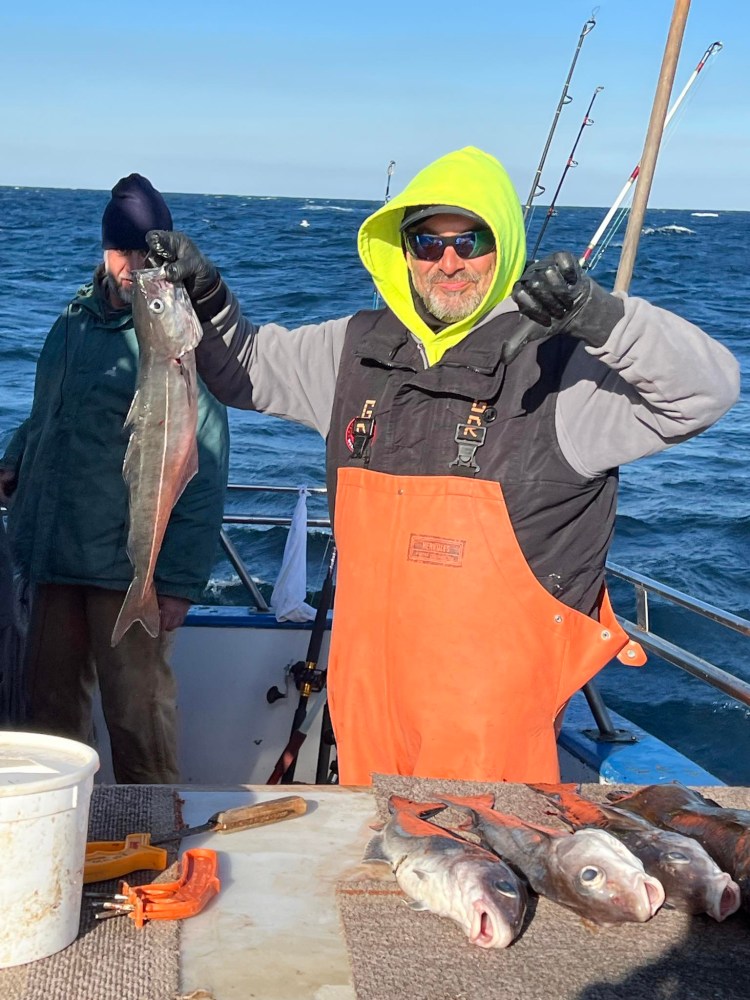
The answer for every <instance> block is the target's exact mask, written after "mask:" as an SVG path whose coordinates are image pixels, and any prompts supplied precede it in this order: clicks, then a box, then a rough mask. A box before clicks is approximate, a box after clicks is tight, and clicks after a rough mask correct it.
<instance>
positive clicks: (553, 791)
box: [527, 781, 581, 799]
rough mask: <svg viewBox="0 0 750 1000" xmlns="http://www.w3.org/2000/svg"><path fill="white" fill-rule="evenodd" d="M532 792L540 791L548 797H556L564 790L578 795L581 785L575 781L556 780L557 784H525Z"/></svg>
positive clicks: (562, 793)
mask: <svg viewBox="0 0 750 1000" xmlns="http://www.w3.org/2000/svg"><path fill="white" fill-rule="evenodd" d="M527 787H528V788H530V789H531V790H532V791H534V792H540V793H541V794H542V795H546V796H547V798H548V799H556V798H559V797H560V796H561V795H564V794H565V793H566V792H568V793H571V792H572V793H573V794H576V795H580V793H581V786H580V784H579V783H578V782H576V781H570V782H567V783H566V782H558V783H557V784H545V783H543V782H539V783H538V784H531V785H528V786H527Z"/></svg>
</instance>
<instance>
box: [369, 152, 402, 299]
mask: <svg viewBox="0 0 750 1000" xmlns="http://www.w3.org/2000/svg"><path fill="white" fill-rule="evenodd" d="M395 169H396V161H395V160H391V161H390V162H389V164H388V167H387V168H386V182H385V198H384V199H383V204H384V205H387V204H388V202H389V201H390V200H391V177H393V171H394V170H395ZM372 308H373V309H379V308H380V295H379V294H378V290H377V288H376V289H375V291H374V292H373V293H372Z"/></svg>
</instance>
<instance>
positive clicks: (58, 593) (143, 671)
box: [25, 583, 179, 784]
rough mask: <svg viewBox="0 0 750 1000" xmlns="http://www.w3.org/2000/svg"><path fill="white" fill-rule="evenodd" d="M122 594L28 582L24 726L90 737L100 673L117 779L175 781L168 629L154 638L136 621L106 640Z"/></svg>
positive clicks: (84, 739) (173, 695)
mask: <svg viewBox="0 0 750 1000" xmlns="http://www.w3.org/2000/svg"><path fill="white" fill-rule="evenodd" d="M124 596H125V595H124V593H122V592H120V591H116V590H104V589H103V588H101V587H86V586H78V585H69V584H57V583H45V584H38V585H37V586H36V587H35V588H34V594H33V598H32V606H31V621H30V623H29V631H28V637H27V642H26V655H25V676H26V690H27V704H28V712H29V717H28V727H27V728H29V729H33V730H34V731H36V732H42V733H49V734H51V735H55V736H67V737H68V738H70V739H75V740H79V741H81V742H83V743H90V742H91V741H92V696H93V693H94V689H95V685H96V682H97V680H98V682H99V690H100V692H101V699H102V707H103V709H104V718H105V719H106V722H107V729H108V731H109V739H110V745H111V748H112V763H113V766H114V773H115V780H116V781H117V782H118V783H121V784H133V783H135V784H175V783H177V782H178V781H179V774H178V770H177V706H176V685H175V680H174V676H173V674H172V670H171V668H170V666H169V663H168V662H167V655H168V651H169V646H170V644H171V638H172V636H173V635H174V633H162V634H161V635H160V636H158V637H157V638H156V639H152V638H151V636H150V635H149V634H148V633H147V632H146V631H145V629H144V628H143V627H142V626H141V624H140V622H136V623H135V624H134V625H132V626H131V627H130V628H129V629H128V631H127V632H126V633H125V635H124V636H123V638H122V640H121V641H120V643H119V644H118V645H117V646H115V647H114V648H112V645H111V640H112V630H113V628H114V625H115V620H116V619H117V615H118V614H119V611H120V607H121V606H122V602H123V598H124Z"/></svg>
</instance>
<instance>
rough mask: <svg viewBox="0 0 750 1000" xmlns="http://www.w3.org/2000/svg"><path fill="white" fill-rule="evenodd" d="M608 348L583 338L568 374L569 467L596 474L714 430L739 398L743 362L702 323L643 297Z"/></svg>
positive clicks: (563, 433)
mask: <svg viewBox="0 0 750 1000" xmlns="http://www.w3.org/2000/svg"><path fill="white" fill-rule="evenodd" d="M621 297H622V298H623V300H624V303H625V315H624V316H623V318H622V319H621V320H620V321H619V322H618V323H617V325H616V326H615V328H614V329H613V331H612V333H611V334H610V336H609V338H608V339H607V341H606V343H605V344H604V345H603V346H602V347H587V346H584V344H583V343H581V344H580V345H579V346H578V347H577V348H576V350H575V352H574V353H573V355H572V357H571V359H570V361H569V363H568V365H567V368H566V370H565V373H564V376H563V382H562V387H561V391H560V394H559V396H558V402H557V411H556V428H557V437H558V441H559V443H560V447H561V449H562V452H563V454H564V456H565V458H566V459H567V461H568V462H569V463H570V464H571V466H572V467H573V468H574V469H575V470H576V471H577V472H579V473H581V474H582V475H584V476H588V477H594V476H597V475H601V474H602V473H604V472H606V471H607V470H609V469H612V468H614V467H615V466H618V465H623V464H624V463H625V462H632V461H633V460H634V459H637V458H643V457H644V456H646V455H653V454H656V453H657V452H659V451H663V450H664V449H665V448H668V447H670V446H671V445H673V444H677V443H678V442H680V441H684V440H686V439H687V438H690V437H693V436H694V435H695V434H699V433H700V432H701V431H703V430H705V429H706V428H707V427H710V426H711V424H713V423H715V422H716V421H717V420H718V419H719V417H721V416H722V415H723V414H724V413H726V411H727V410H728V409H729V408H730V407H731V406H732V405H733V404H734V403H735V402H736V401H737V398H738V396H739V385H740V377H739V365H738V364H737V361H736V359H735V358H734V356H733V355H732V354H731V353H730V352H729V351H728V350H727V349H726V348H725V347H724V346H723V345H722V344H720V343H719V342H718V341H716V340H714V339H712V338H711V337H709V336H708V335H707V334H705V333H704V332H703V331H702V330H701V329H699V327H697V326H694V325H693V324H692V323H689V322H688V321H687V320H684V319H681V318H680V317H679V316H676V315H675V314H674V313H671V312H668V311H667V310H665V309H660V308H659V307H658V306H654V305H651V303H649V302H646V301H645V300H644V299H639V298H628V297H627V296H624V295H623V296H621Z"/></svg>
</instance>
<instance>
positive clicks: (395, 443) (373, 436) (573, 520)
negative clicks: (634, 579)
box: [327, 309, 617, 614]
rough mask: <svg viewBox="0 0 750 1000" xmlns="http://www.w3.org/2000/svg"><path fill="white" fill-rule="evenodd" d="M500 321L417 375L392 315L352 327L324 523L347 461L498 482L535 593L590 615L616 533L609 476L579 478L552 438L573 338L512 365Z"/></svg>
mask: <svg viewBox="0 0 750 1000" xmlns="http://www.w3.org/2000/svg"><path fill="white" fill-rule="evenodd" d="M518 322H519V314H518V313H516V312H513V313H506V314H503V315H500V316H497V317H496V318H494V319H492V320H490V321H488V322H487V323H485V324H484V325H483V326H480V327H478V328H477V329H474V330H473V331H472V332H471V333H470V334H469V335H468V336H467V337H465V338H464V339H463V340H462V341H461V342H460V343H459V344H457V345H456V346H454V347H452V348H450V350H448V351H446V353H445V354H444V355H443V357H442V358H441V360H440V361H439V362H438V363H437V364H435V365H432V366H431V367H429V368H426V367H425V363H424V360H423V358H422V355H421V353H420V348H419V345H418V343H417V341H416V340H415V338H414V337H413V336H411V334H409V332H408V331H407V329H406V327H405V326H404V325H403V324H402V323H401V321H400V320H398V319H397V318H396V316H394V314H393V313H392V312H390V310H388V309H382V310H377V311H367V312H359V313H357V314H356V315H355V316H353V317H352V319H351V320H350V322H349V327H348V329H347V333H346V337H345V341H344V346H343V350H342V354H341V360H340V364H339V372H338V379H337V382H336V392H335V398H334V404H333V412H332V416H331V428H330V432H329V435H328V439H327V474H328V490H329V497H330V498H331V499H330V505H331V517H333V507H334V501H335V484H336V476H337V471H338V469H339V468H340V467H341V466H346V465H348V464H351V463H355V464H358V465H363V466H364V467H366V468H368V469H371V470H373V471H375V472H384V473H389V474H392V475H414V476H454V475H469V476H476V477H478V478H480V479H490V480H494V481H496V482H498V483H500V485H501V487H502V490H503V494H504V496H505V500H506V503H507V505H508V512H509V514H510V519H511V523H512V525H513V528H514V531H515V534H516V538H517V539H518V543H519V545H520V547H521V550H522V552H523V554H524V556H525V558H526V561H527V562H528V564H529V566H530V567H531V570H532V572H533V573H534V575H535V576H536V578H537V579H538V580H539V582H540V583H541V585H542V586H543V587H544V588H545V589H546V590H547V591H549V593H551V594H552V595H553V596H554V597H556V598H558V600H560V601H562V602H563V603H564V604H567V605H568V606H570V607H573V608H576V609H577V610H579V611H582V612H584V613H585V614H590V613H591V612H592V610H593V609H594V608H595V606H596V604H597V598H598V597H599V594H600V591H601V586H602V583H603V580H604V564H605V560H606V557H607V551H608V549H609V545H610V542H611V540H612V533H613V530H614V521H615V509H616V501H617V470H616V469H613V470H611V471H610V472H609V473H608V474H606V475H603V476H598V477H596V478H594V479H587V478H585V477H584V476H581V475H580V474H579V473H578V472H576V471H574V470H573V469H572V468H571V467H570V465H569V464H568V462H567V461H566V460H565V458H564V457H563V455H562V452H561V450H560V446H559V444H558V441H557V434H556V432H555V407H556V402H557V394H558V391H559V388H560V379H561V376H562V373H563V370H564V368H565V365H566V363H567V361H568V360H569V358H570V355H571V354H572V352H573V350H574V349H575V347H576V345H577V344H578V341H577V340H575V339H573V338H572V337H569V336H565V335H564V334H561V335H558V336H555V337H551V338H550V339H549V340H546V341H543V342H541V343H540V344H534V343H532V344H530V345H528V346H527V347H525V348H524V350H523V351H521V353H520V354H519V355H518V357H517V358H516V359H515V360H514V361H513V362H512V363H511V364H510V365H504V364H503V363H502V362H501V361H500V359H499V354H500V346H501V344H502V343H503V341H504V340H505V339H507V337H508V336H509V335H510V334H511V333H512V332H513V330H514V329H515V326H516V324H517V323H518Z"/></svg>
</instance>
